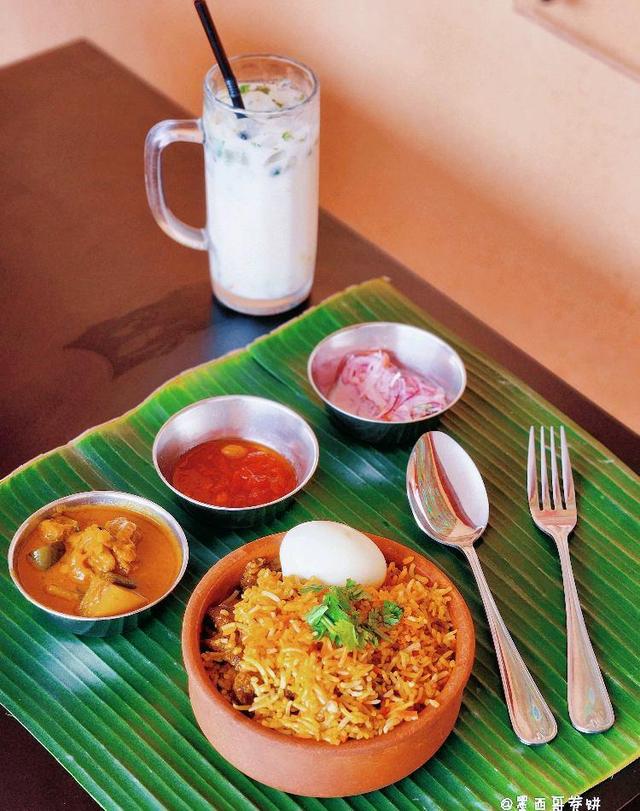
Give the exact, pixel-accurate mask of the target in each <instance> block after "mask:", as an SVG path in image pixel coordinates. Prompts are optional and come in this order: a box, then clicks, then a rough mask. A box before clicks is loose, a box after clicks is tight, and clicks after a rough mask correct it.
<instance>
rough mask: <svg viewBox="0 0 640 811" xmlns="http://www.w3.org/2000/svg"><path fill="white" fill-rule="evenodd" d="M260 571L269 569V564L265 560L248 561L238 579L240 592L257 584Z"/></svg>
mask: <svg viewBox="0 0 640 811" xmlns="http://www.w3.org/2000/svg"><path fill="white" fill-rule="evenodd" d="M262 569H271V564H270V562H269V561H268V560H267V559H266V558H256V559H255V560H250V561H249V563H247V565H246V566H245V567H244V572H243V573H242V577H241V578H240V588H241V590H242V591H246V590H247V589H250V588H251V586H255V584H256V583H257V582H258V575H259V574H260V572H261V571H262Z"/></svg>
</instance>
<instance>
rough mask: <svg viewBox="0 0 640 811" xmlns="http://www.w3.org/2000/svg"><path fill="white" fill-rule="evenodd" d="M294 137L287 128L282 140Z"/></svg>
mask: <svg viewBox="0 0 640 811" xmlns="http://www.w3.org/2000/svg"><path fill="white" fill-rule="evenodd" d="M292 138H293V133H292V132H289V130H285V131H284V132H283V133H282V140H283V141H290V140H291V139H292Z"/></svg>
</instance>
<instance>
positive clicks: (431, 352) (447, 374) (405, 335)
mask: <svg viewBox="0 0 640 811" xmlns="http://www.w3.org/2000/svg"><path fill="white" fill-rule="evenodd" d="M373 350H384V351H386V352H389V353H391V354H392V355H393V357H394V359H395V360H396V361H397V362H398V364H399V366H400V367H401V368H402V369H405V370H407V371H409V372H413V373H418V375H421V376H422V377H423V378H425V379H426V380H427V381H429V382H433V383H434V384H436V385H437V386H438V387H439V388H440V389H441V391H442V393H443V395H444V404H443V405H441V406H439V407H438V408H437V410H433V411H430V413H429V414H428V415H426V416H419V417H417V418H415V419H406V420H401V421H400V420H398V421H390V420H384V419H373V418H368V417H364V416H359V415H358V414H355V413H351V412H350V411H349V410H347V409H346V408H344V407H341V406H339V405H337V404H336V403H335V402H332V400H331V396H330V395H331V390H332V388H333V386H334V384H335V383H336V379H337V377H338V375H339V373H340V369H341V366H342V364H343V361H344V359H345V357H347V356H348V355H349V354H350V353H353V352H371V351H373ZM307 376H308V378H309V382H310V384H311V386H312V388H313V390H314V391H315V393H316V394H317V396H318V397H319V398H320V399H321V400H322V402H323V403H324V405H325V408H326V410H327V412H328V414H329V417H330V418H331V420H332V421H333V422H334V423H335V424H336V425H337V426H338V427H339V428H341V429H343V430H344V431H346V432H347V433H349V434H352V435H353V436H355V437H356V438H358V439H360V440H361V441H363V442H368V443H371V444H374V445H379V446H383V447H391V446H394V445H403V444H408V443H413V442H415V440H416V439H417V438H418V437H419V436H420V435H421V434H423V433H424V432H425V431H427V430H429V429H430V428H431V427H433V426H434V425H435V424H436V422H437V421H438V419H439V417H441V416H442V414H444V413H445V411H448V410H449V409H450V408H451V407H452V406H454V405H455V404H456V403H457V402H458V400H459V399H460V398H461V397H462V394H463V392H464V390H465V387H466V384H467V376H466V371H465V367H464V363H463V362H462V359H461V358H460V356H459V355H458V353H457V352H456V351H455V350H454V349H453V347H451V346H450V345H449V344H448V343H446V342H445V341H443V340H442V339H441V338H439V337H438V336H437V335H434V334H433V333H431V332H428V331H427V330H424V329H421V328H419V327H414V326H411V325H409V324H399V323H393V322H386V321H371V322H364V323H362V324H353V325H352V326H350V327H344V328H343V329H340V330H337V331H336V332H333V333H331V334H330V335H328V336H327V337H326V338H324V339H323V340H322V341H320V343H319V344H317V346H316V347H315V348H314V350H313V351H312V353H311V355H310V356H309V361H308V364H307Z"/></svg>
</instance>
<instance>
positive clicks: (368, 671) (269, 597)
mask: <svg viewBox="0 0 640 811" xmlns="http://www.w3.org/2000/svg"><path fill="white" fill-rule="evenodd" d="M306 582H307V581H301V580H300V579H298V578H296V577H285V578H283V577H282V574H281V573H280V572H274V571H271V570H269V569H263V570H262V571H261V572H260V573H259V576H258V580H257V583H256V585H255V586H252V587H251V588H249V589H246V590H245V592H244V593H243V595H242V598H241V599H240V601H239V602H238V603H236V605H235V607H234V610H233V613H234V621H233V622H228V623H227V624H225V625H224V626H223V627H222V629H220V634H219V636H218V641H217V647H218V648H219V649H224V650H225V653H227V654H228V653H229V652H234V653H236V654H238V655H239V656H240V657H241V658H240V663H239V665H238V669H239V670H241V671H246V672H247V673H249V674H250V675H251V683H252V685H253V688H254V693H255V698H254V700H253V702H252V703H251V704H247V705H238V704H236V703H234V698H233V694H232V693H231V684H232V681H233V676H234V673H233V671H230V669H229V668H225V667H224V666H222V665H221V661H222V658H223V654H221V653H220V652H218V651H216V650H213V651H211V650H210V651H206V652H204V653H203V654H202V658H203V661H204V663H205V667H206V668H207V670H208V672H209V675H210V677H211V679H212V681H213V683H214V684H215V685H216V686H217V688H218V689H219V690H220V691H221V692H222V693H223V695H225V696H226V697H227V699H228V700H229V701H230V702H231V703H232V704H233V705H234V706H235V707H236V708H237V709H238V710H242V711H245V712H249V713H251V714H252V716H253V718H255V720H257V721H259V722H260V723H261V724H263V725H264V726H266V727H270V728H271V729H275V730H278V731H279V732H283V733H285V734H289V735H296V736H298V737H301V738H313V739H315V740H318V741H320V740H322V741H327V742H328V743H331V744H339V743H343V742H344V741H346V740H348V739H350V738H354V739H365V738H372V737H374V736H375V735H381V734H385V733H387V732H389V731H390V730H391V729H393V728H394V727H395V726H397V725H398V724H400V723H402V722H403V721H412V720H415V719H416V718H417V717H418V712H420V711H421V710H422V709H423V708H424V707H426V706H429V705H431V706H437V705H438V695H439V693H440V692H441V690H442V688H443V687H444V685H445V684H446V683H447V680H448V678H449V676H450V674H451V672H452V670H453V668H454V667H455V647H456V631H455V629H454V628H453V626H452V623H451V618H450V616H449V608H448V604H449V602H450V600H451V596H450V594H449V592H450V589H448V588H443V589H440V588H436V587H435V585H434V584H432V583H431V582H430V581H429V580H428V578H424V577H422V576H420V575H419V574H417V573H416V571H415V565H414V563H413V562H412V559H411V558H408V559H406V560H405V561H404V565H403V566H402V567H400V568H398V567H397V566H396V565H395V564H394V563H391V564H390V565H389V567H388V572H387V578H386V580H385V582H384V584H383V585H382V586H381V587H380V588H379V589H374V588H372V587H367V592H368V593H369V594H370V595H371V597H372V598H373V604H374V605H381V604H382V601H384V600H393V601H395V602H396V603H398V604H399V605H400V606H402V608H403V609H404V613H403V617H402V619H401V620H400V622H399V623H398V624H397V625H395V626H393V627H390V628H388V629H386V632H387V634H388V636H389V639H382V640H381V641H380V643H379V644H378V646H372V645H366V647H364V648H363V649H362V650H354V651H350V650H347V649H346V648H344V647H338V646H334V645H333V644H332V643H331V642H330V641H329V640H328V639H327V638H323V639H321V640H317V639H315V638H314V635H313V632H312V630H311V628H310V627H309V625H308V624H307V622H306V621H305V619H304V618H305V616H306V615H307V614H308V612H309V611H310V610H311V609H312V608H313V607H314V606H316V605H318V604H319V603H320V602H321V601H322V595H321V594H320V595H318V594H317V593H313V592H307V593H302V594H301V593H300V588H301V586H303V585H304V584H305V583H306Z"/></svg>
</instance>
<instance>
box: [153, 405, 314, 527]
mask: <svg viewBox="0 0 640 811" xmlns="http://www.w3.org/2000/svg"><path fill="white" fill-rule="evenodd" d="M233 437H238V438H241V439H243V440H246V441H251V442H256V443H259V444H260V445H264V446H266V447H267V448H271V449H273V450H274V451H276V452H277V453H278V454H280V455H282V456H283V457H285V459H286V460H287V461H288V462H289V463H290V464H291V465H292V467H293V470H294V471H295V480H296V483H295V486H294V487H292V488H291V489H290V491H289V492H287V493H285V495H283V496H281V497H280V498H276V499H274V500H271V501H267V502H265V503H262V504H256V505H253V506H248V507H225V506H219V505H216V504H210V503H207V502H205V501H199V500H198V499H195V498H192V497H191V496H189V495H185V493H183V492H181V491H180V490H179V489H178V488H177V487H176V486H175V485H174V483H173V481H172V478H173V473H174V469H175V466H176V463H177V462H178V460H179V459H180V458H181V457H182V455H183V454H184V453H186V452H187V451H189V450H191V449H193V448H194V447H196V446H197V445H199V444H201V443H203V442H208V441H210V440H215V439H229V438H233ZM319 457H320V449H319V446H318V440H317V439H316V436H315V434H314V433H313V431H312V430H311V428H310V426H309V425H308V424H307V423H306V422H305V420H303V419H302V417H301V416H300V415H299V414H297V413H296V412H295V411H293V410H292V409H291V408H288V407H287V406H284V405H282V404H281V403H276V402H275V401H273V400H267V399H265V398H263V397H252V396H248V395H240V394H232V395H225V396H221V397H210V398H208V399H206V400H199V401H198V402H196V403H193V404H192V405H189V406H187V407H186V408H183V409H182V410H181V411H178V412H177V413H176V414H174V415H173V416H172V417H170V418H169V419H168V420H167V422H165V424H164V425H163V426H162V428H161V429H160V430H159V431H158V434H157V436H156V439H155V442H154V443H153V464H154V465H155V468H156V471H157V473H158V476H160V478H161V479H162V481H163V482H164V484H165V485H166V486H167V487H168V488H169V489H170V490H172V491H173V492H174V493H175V495H176V496H177V498H178V499H179V501H180V502H181V503H182V504H183V505H184V506H185V507H187V508H189V509H192V510H195V511H196V512H198V513H200V514H201V515H204V516H206V517H207V518H210V519H213V520H214V521H215V522H216V523H218V524H219V525H221V526H225V527H248V526H252V525H254V524H259V523H262V522H265V521H270V520H272V519H273V518H275V517H277V516H278V515H280V513H282V512H283V511H284V510H285V509H286V508H287V506H288V505H289V504H290V503H291V501H292V500H293V498H294V496H295V495H296V493H298V492H299V491H300V490H302V488H303V487H305V486H306V485H307V483H308V482H309V480H310V479H311V477H312V476H313V474H314V473H315V470H316V468H317V466H318V460H319Z"/></svg>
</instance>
